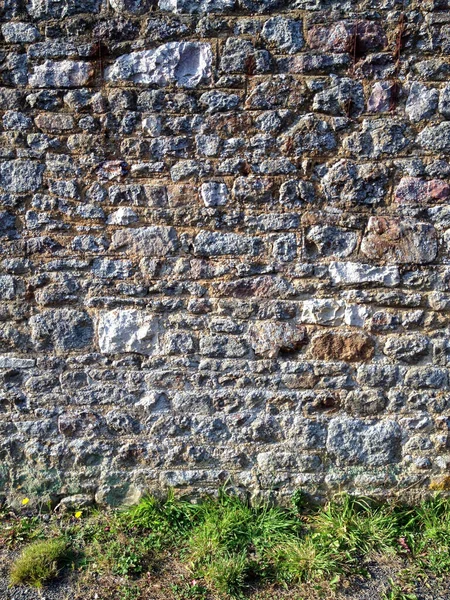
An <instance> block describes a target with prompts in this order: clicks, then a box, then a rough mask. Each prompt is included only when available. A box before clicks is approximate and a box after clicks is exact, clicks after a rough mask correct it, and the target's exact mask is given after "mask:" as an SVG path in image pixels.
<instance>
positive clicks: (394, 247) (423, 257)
mask: <svg viewBox="0 0 450 600" xmlns="http://www.w3.org/2000/svg"><path fill="white" fill-rule="evenodd" d="M437 249H438V246H437V236H436V231H435V229H434V227H433V226H432V225H429V224H428V223H420V222H418V221H415V220H414V219H398V218H393V217H371V218H370V219H369V223H368V225H367V230H366V233H365V235H364V238H363V241H362V243H361V252H362V253H363V254H364V255H365V256H367V257H368V258H371V259H373V260H382V261H385V262H391V263H394V264H396V263H416V264H423V263H428V262H431V261H432V260H434V259H435V258H436V254H437Z"/></svg>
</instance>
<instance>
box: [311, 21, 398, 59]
mask: <svg viewBox="0 0 450 600" xmlns="http://www.w3.org/2000/svg"><path fill="white" fill-rule="evenodd" d="M386 43H387V38H386V34H385V32H384V30H383V28H382V27H381V25H380V24H379V23H377V22H374V21H357V22H356V23H350V22H348V21H338V22H337V23H333V24H332V25H328V26H326V25H314V26H313V27H312V28H311V29H310V31H309V32H308V44H309V46H310V47H311V48H314V49H316V48H317V49H320V50H322V51H323V52H328V51H332V52H349V53H351V54H355V55H356V56H361V55H363V54H366V53H367V52H371V51H372V50H375V49H377V48H383V47H384V46H385V45H386Z"/></svg>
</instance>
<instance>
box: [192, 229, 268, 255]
mask: <svg viewBox="0 0 450 600" xmlns="http://www.w3.org/2000/svg"><path fill="white" fill-rule="evenodd" d="M260 245H261V241H260V240H259V238H254V237H250V236H246V235H239V234H237V233H220V232H215V231H201V232H200V233H199V234H198V235H197V236H196V237H195V240H194V252H195V254H196V255H197V256H224V255H227V254H230V255H233V256H239V255H255V256H256V255H257V254H258V253H259V247H260Z"/></svg>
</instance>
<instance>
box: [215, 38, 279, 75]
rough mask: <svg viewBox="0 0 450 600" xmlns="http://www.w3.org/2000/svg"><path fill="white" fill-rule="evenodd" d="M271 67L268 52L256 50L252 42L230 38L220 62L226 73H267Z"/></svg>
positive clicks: (221, 68) (222, 69)
mask: <svg viewBox="0 0 450 600" xmlns="http://www.w3.org/2000/svg"><path fill="white" fill-rule="evenodd" d="M269 67H270V55H269V53H268V52H267V50H256V49H255V46H254V45H253V43H252V42H251V41H250V40H243V39H240V38H231V37H230V38H228V39H227V41H226V42H225V47H224V49H223V52H222V57H221V60H220V70H221V71H223V72H225V73H248V74H249V75H253V74H255V73H265V72H266V71H268V70H269Z"/></svg>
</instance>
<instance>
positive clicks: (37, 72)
mask: <svg viewBox="0 0 450 600" xmlns="http://www.w3.org/2000/svg"><path fill="white" fill-rule="evenodd" d="M93 74H94V69H93V67H92V65H90V64H89V63H87V62H83V61H76V60H62V61H59V62H55V61H52V60H46V61H44V62H43V63H42V64H41V65H37V66H35V67H34V71H33V73H32V74H31V75H30V77H29V83H30V85H31V86H32V87H37V88H74V87H81V86H83V85H87V84H88V82H89V80H90V79H91V77H92V76H93Z"/></svg>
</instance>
